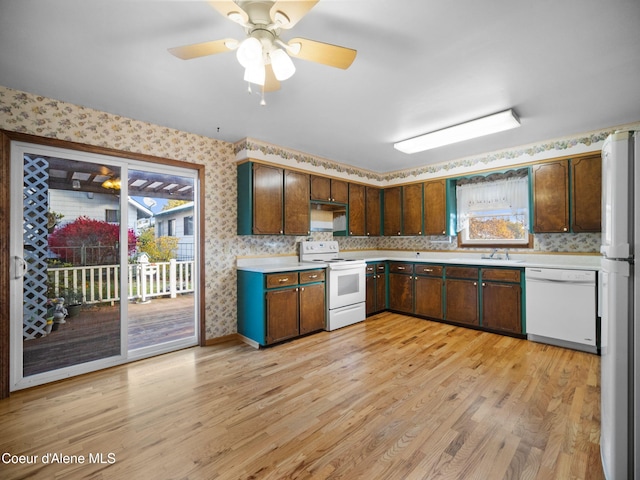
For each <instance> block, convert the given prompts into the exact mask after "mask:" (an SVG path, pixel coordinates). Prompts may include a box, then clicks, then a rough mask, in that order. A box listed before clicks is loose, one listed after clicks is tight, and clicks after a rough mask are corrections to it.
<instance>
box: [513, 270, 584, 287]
mask: <svg viewBox="0 0 640 480" xmlns="http://www.w3.org/2000/svg"><path fill="white" fill-rule="evenodd" d="M525 277H526V278H528V279H536V280H548V281H551V282H573V283H594V284H595V282H596V272H594V271H592V270H561V269H558V268H526V269H525Z"/></svg>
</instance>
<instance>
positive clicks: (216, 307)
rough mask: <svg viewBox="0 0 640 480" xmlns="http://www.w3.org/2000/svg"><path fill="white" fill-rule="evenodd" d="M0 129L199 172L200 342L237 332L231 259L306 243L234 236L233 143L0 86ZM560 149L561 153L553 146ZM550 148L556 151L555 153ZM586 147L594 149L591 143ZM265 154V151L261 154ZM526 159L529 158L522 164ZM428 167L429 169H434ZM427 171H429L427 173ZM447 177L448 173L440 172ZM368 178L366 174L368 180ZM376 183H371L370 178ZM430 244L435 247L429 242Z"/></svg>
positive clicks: (567, 241) (472, 164)
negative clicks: (186, 166)
mask: <svg viewBox="0 0 640 480" xmlns="http://www.w3.org/2000/svg"><path fill="white" fill-rule="evenodd" d="M0 128H2V129H5V130H11V131H16V132H23V133H28V134H33V135H39V136H43V137H49V138H57V139H61V140H69V141H74V142H81V143H85V144H89V145H97V146H103V147H109V148H114V149H118V150H123V151H131V152H139V153H144V154H148V155H155V156H159V157H165V158H170V159H175V160H181V161H185V162H190V163H197V164H202V165H204V166H205V179H204V182H205V205H204V209H205V231H204V236H205V258H204V263H205V288H204V291H203V292H202V295H203V298H204V301H205V316H206V318H205V321H206V331H207V333H206V336H207V338H209V339H210V338H216V337H220V336H224V335H228V334H230V333H234V332H235V331H236V275H235V259H236V256H247V255H270V254H273V255H282V254H296V253H297V250H296V246H297V243H298V242H299V241H300V240H302V239H304V238H305V237H281V236H260V237H257V236H246V237H238V236H237V235H236V233H235V232H236V170H235V161H236V155H237V154H238V153H239V151H238V147H237V146H236V147H235V148H236V150H235V151H234V145H233V144H230V143H227V142H223V141H219V140H215V139H212V138H207V137H203V136H199V135H194V134H190V133H187V132H181V131H178V130H174V129H169V128H166V127H162V126H159V125H153V124H149V123H145V122H141V121H137V120H132V119H129V118H124V117H120V116H118V115H113V114H110V113H105V112H101V111H96V110H92V109H89V108H84V107H81V106H77V105H73V104H69V103H65V102H60V101H56V100H53V99H49V98H45V97H41V96H37V95H34V94H29V93H24V92H20V91H16V90H12V89H9V88H6V87H2V86H0ZM605 133H606V132H600V133H599V134H598V135H596V136H595V137H594V136H593V135H590V136H586V137H580V138H582V139H583V140H581V139H580V138H579V139H578V140H577V141H576V140H575V139H569V140H566V141H562V142H551V143H547V144H544V145H541V146H540V147H539V148H537V149H536V148H534V147H532V148H533V150H530V149H523V150H519V151H518V152H516V153H517V154H518V155H515V154H513V155H511V156H510V155H509V154H508V153H506V154H500V155H496V154H492V155H487V156H486V157H483V158H480V159H478V160H477V161H475V160H464V161H462V162H460V161H458V162H453V163H454V164H455V168H457V169H461V168H466V169H467V170H468V171H469V172H471V171H474V170H478V169H481V168H485V169H486V168H492V167H493V166H497V165H498V162H500V161H504V160H505V159H509V160H512V161H513V163H518V162H522V161H523V160H522V159H521V155H526V154H527V152H528V151H538V152H539V151H540V150H544V151H545V152H547V153H550V154H554V152H555V154H556V155H557V156H560V155H568V154H570V153H571V152H570V151H564V150H567V149H568V150H571V148H570V147H571V146H572V145H578V146H580V147H584V146H585V143H587V142H588V143H589V144H590V145H591V143H592V142H593V141H594V139H595V140H596V143H597V142H600V141H601V140H602V139H603V135H604V134H605ZM254 146H255V143H249V142H245V144H243V145H242V146H241V149H243V153H242V154H248V155H250V156H252V157H254V158H260V157H261V156H262V155H263V154H264V155H266V153H264V152H262V153H261V152H260V151H258V150H259V149H260V148H262V147H260V146H257V147H255V149H254V148H252V147H254ZM559 146H560V148H559ZM554 149H555V150H554ZM592 149H594V150H595V149H597V146H596V145H593V148H592ZM265 151H266V150H265ZM266 152H267V153H268V154H269V159H270V160H271V161H278V159H279V158H280V159H282V162H280V163H283V164H284V165H287V164H288V162H293V164H295V165H296V166H297V167H298V168H304V169H308V170H311V171H317V172H321V173H325V174H329V175H336V176H343V177H346V178H354V179H356V180H358V179H359V180H360V181H363V180H364V178H363V177H366V178H367V179H370V180H371V183H384V182H385V181H394V180H398V179H399V178H402V179H404V181H411V180H415V179H416V178H421V176H422V175H424V174H425V173H427V174H431V175H434V174H436V175H437V174H438V172H441V173H440V175H446V174H451V170H450V169H447V168H445V167H442V168H440V170H438V168H437V167H429V168H427V169H426V170H424V171H423V170H419V171H418V170H416V171H415V172H411V173H407V172H405V173H402V174H399V173H398V172H395V173H390V174H389V175H388V178H387V177H385V176H384V175H378V174H371V173H370V172H369V173H367V172H365V173H362V172H359V171H357V169H353V168H350V167H347V168H346V170H345V166H344V165H342V166H340V165H337V164H335V163H332V162H331V161H330V160H325V159H318V158H316V157H312V156H308V155H305V156H304V157H303V156H301V155H300V154H298V153H295V152H293V153H292V152H291V151H290V150H287V149H285V148H282V147H270V149H269V150H268V151H266ZM529 161H531V159H529ZM434 169H435V170H434ZM432 170H433V171H432ZM445 172H448V173H445ZM372 175H373V176H372ZM374 177H375V178H374ZM313 238H314V239H317V240H327V239H330V238H331V234H327V233H320V234H314V235H313ZM433 240H435V242H434V241H433ZM442 240H444V239H441V238H433V239H431V238H395V237H393V238H379V239H374V238H372V239H369V238H343V239H339V242H340V245H341V248H342V249H345V250H356V249H377V248H384V249H406V250H431V249H433V250H440V249H450V248H455V244H453V245H451V244H447V243H441V242H442ZM599 244H600V236H599V235H590V234H576V235H568V234H561V235H536V238H535V249H536V250H540V251H563V252H597V251H598V248H599Z"/></svg>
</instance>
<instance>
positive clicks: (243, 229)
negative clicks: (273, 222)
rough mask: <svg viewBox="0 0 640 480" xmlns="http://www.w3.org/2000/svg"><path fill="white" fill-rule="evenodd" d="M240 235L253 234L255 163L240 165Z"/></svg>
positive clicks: (238, 170)
mask: <svg viewBox="0 0 640 480" xmlns="http://www.w3.org/2000/svg"><path fill="white" fill-rule="evenodd" d="M237 176H238V205H237V207H238V235H251V234H253V163H251V162H245V163H241V164H240V165H238V169H237Z"/></svg>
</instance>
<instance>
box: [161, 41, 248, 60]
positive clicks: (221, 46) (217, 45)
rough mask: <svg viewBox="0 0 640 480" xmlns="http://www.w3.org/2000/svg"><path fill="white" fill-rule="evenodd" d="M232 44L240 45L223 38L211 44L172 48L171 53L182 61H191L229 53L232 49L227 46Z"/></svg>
mask: <svg viewBox="0 0 640 480" xmlns="http://www.w3.org/2000/svg"><path fill="white" fill-rule="evenodd" d="M231 42H235V43H238V42H237V41H236V40H234V39H232V38H223V39H222V40H213V41H211V42H203V43H194V44H193V45H185V46H183V47H174V48H170V49H169V53H171V54H172V55H175V56H176V57H178V58H181V59H182V60H190V59H192V58H198V57H204V56H207V55H215V54H216V53H223V52H228V51H229V50H232V49H231V48H229V47H227V45H226V44H227V43H231Z"/></svg>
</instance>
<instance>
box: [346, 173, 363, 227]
mask: <svg viewBox="0 0 640 480" xmlns="http://www.w3.org/2000/svg"><path fill="white" fill-rule="evenodd" d="M365 233H366V232H365V187H364V185H359V184H357V183H350V184H349V235H354V236H363V235H365Z"/></svg>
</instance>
